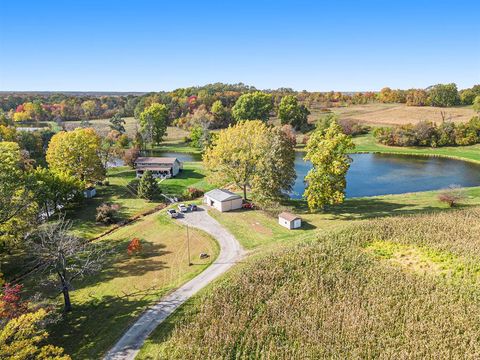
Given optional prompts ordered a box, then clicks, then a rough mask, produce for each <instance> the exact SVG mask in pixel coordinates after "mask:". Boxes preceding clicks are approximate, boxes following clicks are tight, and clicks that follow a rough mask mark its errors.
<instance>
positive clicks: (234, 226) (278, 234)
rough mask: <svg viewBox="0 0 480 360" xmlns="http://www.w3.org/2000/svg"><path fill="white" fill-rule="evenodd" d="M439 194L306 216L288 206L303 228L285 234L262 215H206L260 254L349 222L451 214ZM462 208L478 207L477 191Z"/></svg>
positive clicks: (371, 200)
mask: <svg viewBox="0 0 480 360" xmlns="http://www.w3.org/2000/svg"><path fill="white" fill-rule="evenodd" d="M438 193H439V191H428V192H419V193H410V194H400V195H384V196H375V197H366V198H352V199H347V200H346V201H345V202H344V203H343V204H341V205H339V206H336V207H331V208H328V209H326V210H325V212H323V213H320V212H319V213H309V212H308V210H307V207H306V204H305V202H304V201H298V200H297V201H291V202H289V205H290V208H291V210H290V211H292V212H294V213H295V214H298V215H300V216H301V217H302V221H303V222H302V228H301V229H296V230H288V229H286V228H284V227H282V226H280V225H279V224H278V222H277V218H276V217H272V216H270V215H269V214H267V213H265V212H263V211H258V210H255V211H252V210H240V211H233V212H227V213H221V212H219V211H216V210H210V211H209V214H210V215H212V216H213V217H214V218H215V219H217V220H218V221H219V222H220V223H221V224H223V225H224V226H225V227H226V228H227V229H228V230H229V231H230V232H231V233H232V234H233V235H235V237H236V238H237V239H238V240H239V241H240V242H241V243H242V245H243V246H244V247H245V248H246V249H249V250H253V249H255V250H263V249H264V248H266V247H269V246H278V245H279V244H282V243H283V244H288V243H291V242H292V241H294V242H298V241H302V240H305V239H307V238H310V237H312V236H314V235H315V234H316V233H317V232H322V231H328V230H332V229H338V228H341V227H343V226H345V225H347V224H350V223H351V222H352V221H362V220H368V219H371V218H376V217H385V216H396V215H406V214H416V213H426V212H435V211H445V210H450V209H449V208H448V207H447V206H446V205H445V204H443V203H441V202H440V201H438V199H437V196H438ZM465 194H466V196H467V198H466V200H465V201H464V204H463V205H462V206H463V207H469V206H477V205H480V187H473V188H466V189H465Z"/></svg>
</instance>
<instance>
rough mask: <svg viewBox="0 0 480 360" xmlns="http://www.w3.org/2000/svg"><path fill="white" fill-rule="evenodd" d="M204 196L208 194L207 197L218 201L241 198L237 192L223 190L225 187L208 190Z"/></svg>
mask: <svg viewBox="0 0 480 360" xmlns="http://www.w3.org/2000/svg"><path fill="white" fill-rule="evenodd" d="M205 196H208V197H210V198H212V199H214V200H217V201H220V202H222V201H229V200H235V199H241V198H242V197H241V196H240V195H237V194H235V193H233V192H231V191H228V190H225V189H213V190H210V191H209V192H207V193H205Z"/></svg>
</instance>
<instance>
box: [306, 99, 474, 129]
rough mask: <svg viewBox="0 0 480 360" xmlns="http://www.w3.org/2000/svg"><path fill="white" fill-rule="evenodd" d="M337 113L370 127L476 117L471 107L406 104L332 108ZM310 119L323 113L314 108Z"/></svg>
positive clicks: (312, 119) (341, 117) (464, 119)
mask: <svg viewBox="0 0 480 360" xmlns="http://www.w3.org/2000/svg"><path fill="white" fill-rule="evenodd" d="M330 110H331V111H333V112H335V113H337V114H338V115H339V118H340V119H349V120H354V121H359V122H362V123H364V124H370V125H404V124H408V123H413V124H415V123H417V122H419V121H424V120H426V121H433V122H436V123H440V122H442V113H444V115H445V120H450V121H454V122H466V121H468V120H470V118H472V116H475V111H474V110H473V109H472V107H471V106H457V107H448V108H442V107H433V106H407V105H405V104H382V103H372V104H365V105H350V106H346V107H335V108H330ZM311 112H312V113H311V115H310V117H309V119H310V121H314V120H316V119H318V118H319V117H320V116H321V115H322V113H321V112H320V111H319V109H316V108H313V109H312V111H311Z"/></svg>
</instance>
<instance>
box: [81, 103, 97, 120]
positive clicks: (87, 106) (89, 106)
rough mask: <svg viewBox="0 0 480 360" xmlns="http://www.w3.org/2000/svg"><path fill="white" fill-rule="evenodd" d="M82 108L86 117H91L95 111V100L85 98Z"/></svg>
mask: <svg viewBox="0 0 480 360" xmlns="http://www.w3.org/2000/svg"><path fill="white" fill-rule="evenodd" d="M81 106H82V110H83V113H84V114H85V116H86V118H87V119H90V118H92V117H93V116H94V115H96V113H97V102H96V101H95V100H86V101H84V102H83V103H82V105H81Z"/></svg>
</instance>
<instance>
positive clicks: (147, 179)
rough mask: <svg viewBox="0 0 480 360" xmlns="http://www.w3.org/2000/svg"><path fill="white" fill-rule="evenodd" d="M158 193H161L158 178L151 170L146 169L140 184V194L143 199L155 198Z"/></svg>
mask: <svg viewBox="0 0 480 360" xmlns="http://www.w3.org/2000/svg"><path fill="white" fill-rule="evenodd" d="M158 194H160V188H159V187H158V183H157V180H156V179H155V178H154V177H153V175H152V172H151V171H150V170H146V171H145V172H144V173H143V176H142V178H141V179H140V184H139V185H138V196H139V197H141V198H142V199H147V200H153V199H154V198H155V196H157V195H158Z"/></svg>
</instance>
